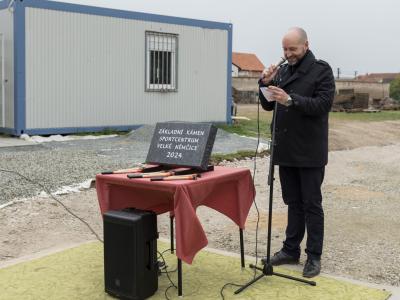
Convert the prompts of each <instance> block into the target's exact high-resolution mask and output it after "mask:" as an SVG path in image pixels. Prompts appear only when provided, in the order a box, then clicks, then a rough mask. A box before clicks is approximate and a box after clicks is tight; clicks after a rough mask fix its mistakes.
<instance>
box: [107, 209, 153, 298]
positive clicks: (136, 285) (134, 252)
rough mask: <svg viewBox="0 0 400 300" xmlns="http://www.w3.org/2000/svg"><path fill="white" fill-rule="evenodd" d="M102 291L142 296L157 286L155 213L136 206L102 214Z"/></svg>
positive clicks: (116, 294)
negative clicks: (103, 289)
mask: <svg viewBox="0 0 400 300" xmlns="http://www.w3.org/2000/svg"><path fill="white" fill-rule="evenodd" d="M103 225H104V226H103V229H104V281H105V291H106V292H107V293H109V294H110V295H112V296H115V297H118V298H120V299H134V300H138V299H145V298H148V297H150V296H151V295H153V294H154V293H155V292H156V291H157V289H158V264H157V238H158V233H157V216H156V214H155V213H154V212H151V211H143V210H138V209H125V210H122V211H108V212H106V213H105V214H104V215H103Z"/></svg>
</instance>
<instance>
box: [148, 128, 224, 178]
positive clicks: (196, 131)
mask: <svg viewBox="0 0 400 300" xmlns="http://www.w3.org/2000/svg"><path fill="white" fill-rule="evenodd" d="M216 134H217V128H216V127H215V126H213V125H212V124H209V123H187V122H165V123H157V125H156V128H155V130H154V134H153V138H152V140H151V144H150V148H149V152H148V154H147V158H146V163H151V164H161V165H169V166H181V167H192V168H197V169H201V170H207V166H208V162H209V159H210V155H211V151H212V148H213V146H214V141H215V136H216Z"/></svg>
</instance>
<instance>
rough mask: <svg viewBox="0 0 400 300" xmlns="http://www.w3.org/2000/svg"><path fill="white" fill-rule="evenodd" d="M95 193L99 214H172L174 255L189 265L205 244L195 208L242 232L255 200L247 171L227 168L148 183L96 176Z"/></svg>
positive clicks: (123, 176)
mask: <svg viewBox="0 0 400 300" xmlns="http://www.w3.org/2000/svg"><path fill="white" fill-rule="evenodd" d="M96 189H97V197H98V200H99V204H100V210H101V213H102V214H104V213H105V212H106V211H108V210H119V209H123V208H127V207H136V208H140V209H146V210H152V211H154V212H155V213H157V214H161V213H165V212H168V211H170V212H172V213H173V214H174V216H175V224H176V226H175V231H176V254H177V256H178V258H180V259H182V260H183V261H185V262H186V263H189V264H191V263H192V261H193V258H194V256H195V255H196V253H197V252H198V251H199V250H200V249H202V248H203V247H205V246H206V245H207V243H208V240H207V237H206V235H205V233H204V230H203V228H202V226H201V223H200V221H199V219H198V218H197V215H196V208H197V207H198V206H200V205H205V206H208V207H211V208H213V209H215V210H217V211H219V212H221V213H222V214H224V215H226V216H227V217H229V218H230V219H231V220H232V221H234V222H235V223H236V224H237V225H238V226H239V227H240V228H242V229H244V225H245V222H246V218H247V215H248V213H249V210H250V207H251V205H252V201H253V199H254V197H255V189H254V185H253V181H252V178H251V173H250V171H249V170H248V169H243V168H228V167H215V170H214V171H211V172H205V173H202V174H201V178H199V179H197V180H178V181H150V179H148V178H139V179H129V178H127V177H126V174H114V175H97V176H96Z"/></svg>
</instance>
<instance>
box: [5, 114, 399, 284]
mask: <svg viewBox="0 0 400 300" xmlns="http://www.w3.org/2000/svg"><path fill="white" fill-rule="evenodd" d="M330 137H331V140H330V143H331V144H330V145H331V150H344V151H332V152H330V156H329V165H328V167H327V172H326V179H325V183H324V188H323V192H324V207H325V215H326V234H325V236H326V238H325V246H324V256H323V272H326V273H330V274H336V275H342V276H347V277H351V278H354V279H363V280H367V281H370V282H374V283H386V284H390V285H396V286H400V277H399V276H400V275H399V274H400V255H399V249H400V230H399V228H400V203H399V196H400V190H399V187H400V171H399V170H400V121H385V122H376V123H371V122H369V123H361V122H349V121H337V122H333V123H332V124H331V129H330ZM351 149H353V150H351ZM231 165H235V166H242V167H248V168H249V169H252V167H253V161H252V160H244V161H240V162H235V163H232V164H231ZM267 168H268V160H267V159H259V160H258V166H257V173H256V174H257V175H256V180H255V185H256V189H257V199H256V200H257V203H259V209H260V212H261V221H260V230H259V234H258V237H259V245H258V247H259V252H258V253H259V254H260V255H262V254H263V253H265V248H266V246H265V240H266V234H265V229H266V218H265V216H266V212H267V206H266V202H267V200H266V197H267V187H266V178H265V174H266V170H267ZM278 185H279V184H276V185H275V188H276V192H275V199H274V218H273V243H272V246H273V251H275V250H278V249H279V248H280V245H281V241H282V239H283V237H284V228H285V225H286V208H285V206H284V205H283V204H282V201H281V199H280V189H279V186H278ZM57 198H58V199H59V200H61V201H62V202H63V203H64V204H65V205H66V206H67V207H69V208H70V209H71V210H72V211H73V212H74V213H76V214H77V215H79V216H80V217H81V218H83V219H85V220H86V221H87V222H88V223H89V224H90V225H91V226H92V227H93V229H94V230H95V231H96V232H97V233H99V235H102V219H101V217H100V212H99V208H98V203H97V195H96V191H95V190H94V189H89V190H87V191H83V192H80V193H74V194H68V195H64V196H57ZM198 214H199V216H200V219H201V221H202V224H203V225H204V228H205V231H206V233H207V235H208V238H209V246H211V247H213V248H221V249H224V250H228V251H235V252H237V251H238V232H237V228H236V227H235V226H234V225H233V224H232V222H231V221H230V220H229V219H227V218H226V217H224V216H221V215H220V214H218V213H215V212H210V210H209V209H208V210H207V209H204V208H199V210H198ZM256 223H257V215H256V212H255V209H254V207H253V208H252V210H251V212H250V215H249V217H248V221H247V228H246V231H245V241H246V252H247V253H248V254H250V255H254V254H255V228H256ZM158 225H159V231H160V234H161V236H163V237H166V238H168V232H169V227H168V219H167V217H166V216H161V217H160V218H159V224H158ZM94 239H95V237H94V236H93V235H92V233H91V232H90V231H89V230H88V229H87V228H86V227H85V225H83V224H82V223H81V222H79V221H78V220H77V219H76V218H75V217H73V216H71V215H70V214H68V213H67V212H66V211H65V210H64V208H63V207H61V205H59V204H58V203H56V202H55V201H54V200H52V199H51V198H49V197H35V198H31V199H20V200H18V201H16V202H15V203H14V204H12V205H9V206H6V207H3V208H1V209H0V267H1V266H5V265H7V264H10V263H13V262H15V261H16V260H18V259H21V258H22V259H23V258H25V257H27V256H32V255H35V254H37V253H40V252H43V251H46V252H49V251H52V250H54V249H60V248H63V247H68V246H72V245H76V244H77V243H81V242H85V241H89V240H94ZM302 261H304V257H303V258H302Z"/></svg>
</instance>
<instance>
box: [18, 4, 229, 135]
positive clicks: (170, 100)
mask: <svg viewBox="0 0 400 300" xmlns="http://www.w3.org/2000/svg"><path fill="white" fill-rule="evenodd" d="M25 24H26V25H25V26H26V128H28V129H29V128H62V127H87V126H89V127H91V126H113V125H114V126H117V125H130V124H149V123H154V122H157V121H166V120H186V121H226V109H227V107H226V106H227V105H226V98H227V95H226V93H227V88H226V85H227V55H228V54H227V53H228V51H227V43H228V41H227V40H228V34H227V31H226V30H214V29H203V28H198V27H191V26H182V25H171V24H162V23H155V22H145V21H138V20H129V19H119V18H113V17H104V16H95V15H85V14H79V13H71V12H62V11H54V10H46V9H38V8H27V9H26V23H25ZM146 30H151V31H158V32H166V33H174V34H178V35H179V37H178V44H179V46H178V92H167V93H166V92H164V93H160V92H145V31H146Z"/></svg>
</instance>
